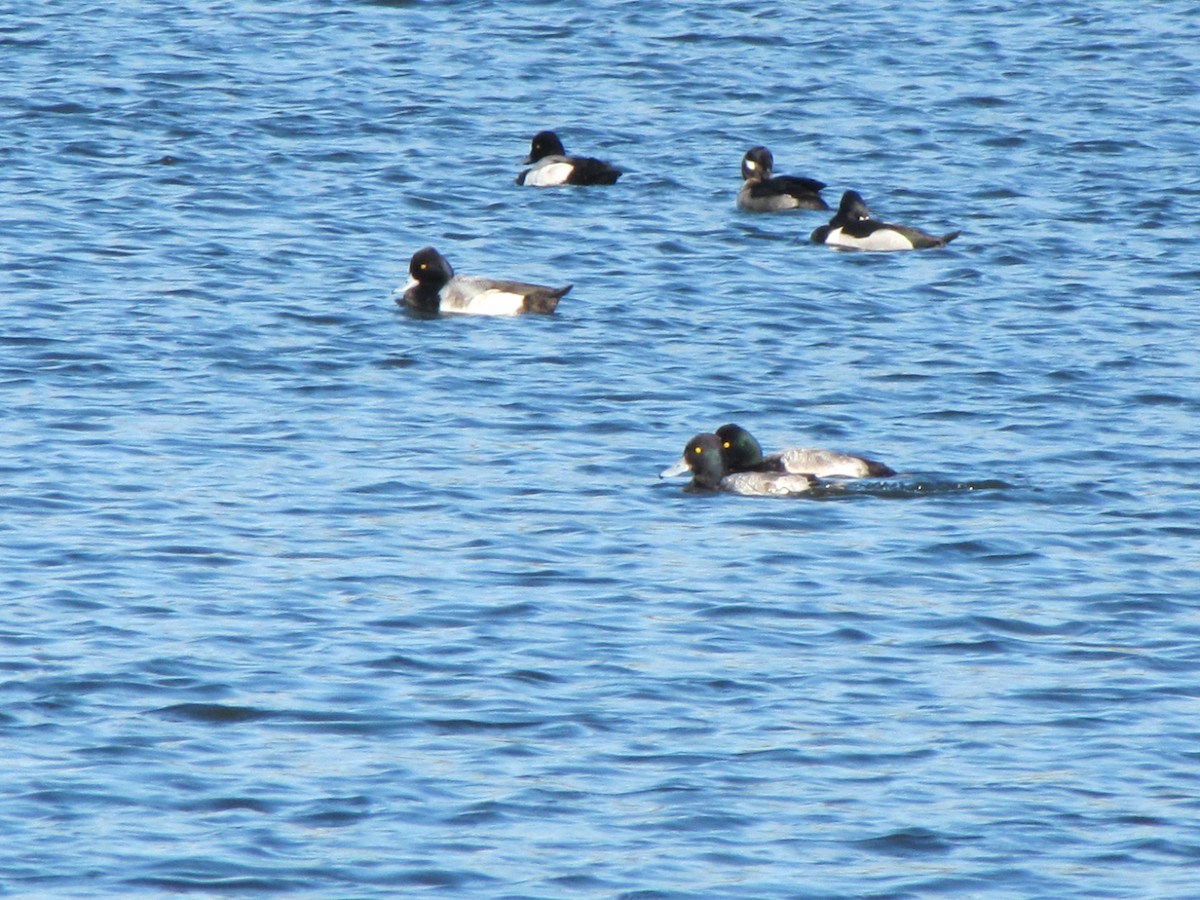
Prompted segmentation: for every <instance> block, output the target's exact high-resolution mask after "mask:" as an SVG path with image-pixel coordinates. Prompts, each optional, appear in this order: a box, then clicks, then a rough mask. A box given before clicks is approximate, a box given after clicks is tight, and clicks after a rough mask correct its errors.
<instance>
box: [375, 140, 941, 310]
mask: <svg viewBox="0 0 1200 900" xmlns="http://www.w3.org/2000/svg"><path fill="white" fill-rule="evenodd" d="M525 163H526V164H527V165H531V168H529V169H525V170H524V171H522V172H521V173H520V174H519V175H518V176H517V184H519V185H526V186H531V187H549V186H553V185H563V184H567V185H610V184H615V183H616V182H617V179H618V178H620V177H621V175H622V172H621V170H620V169H618V168H616V167H615V166H613V165H611V164H609V163H607V162H604V161H603V160H599V159H594V158H592V157H590V156H569V155H567V152H566V150H565V149H564V147H563V144H562V141H561V140H559V137H558V135H557V134H555V133H554V132H553V131H542V132H539V133H538V134H536V135H534V137H533V141H532V142H531V143H530V148H529V156H528V158H527V159H526V160H525ZM774 167H775V159H774V157H773V156H772V155H771V151H770V150H768V149H767V148H766V147H751V148H750V149H749V150H747V151H746V154H745V156H744V157H743V158H742V179H743V183H742V189H741V191H739V193H738V199H737V205H738V208H739V209H742V210H749V211H755V212H779V211H782V210H789V209H817V210H822V209H828V208H829V207H828V206H827V205H826V203H825V201H824V200H823V199H822V198H821V194H820V192H821V190H822V189H823V188H824V187H825V184H824V183H823V182H820V181H817V180H815V179H812V178H800V177H797V176H793V175H776V174H775V173H774ZM958 234H959V232H957V231H955V232H951V233H950V234H945V235H942V236H941V237H936V236H934V235H931V234H927V233H926V232H924V231H921V230H920V229H919V228H913V227H911V226H908V225H895V224H891V223H887V222H881V221H879V220H878V219H875V218H874V217H873V216H872V215H871V211H870V210H869V209H868V208H867V205H866V203H865V202H864V201H863V198H862V196H861V195H859V194H858V193H857V192H856V191H846V192H845V193H844V194H843V195H842V200H841V204H840V205H839V206H838V211H837V213H836V214H835V215H834V217H833V218H832V219H830V221H829V224H828V225H822V226H821V227H820V228H818V229H816V230H815V231H814V232H813V233H812V240H813V241H814V242H816V243H820V244H826V245H828V246H830V247H835V248H837V249H842V250H868V251H886V250H920V249H927V248H931V247H944V246H946V244H948V243H949V242H950V241H952V240H954V238H956V237H957V236H958ZM408 274H409V281H408V283H407V284H405V285H404V286H403V287H402V288H397V289H396V290H395V291H394V292H393V296H394V297H395V300H396V303H397V304H399V305H401V306H408V307H409V308H411V309H413V310H414V311H416V312H418V313H421V314H424V315H438V314H439V313H458V314H468V315H484V316H513V315H521V314H523V313H552V312H554V311H555V309H557V308H558V301H559V300H561V299H562V298H563V296H564V295H565V294H566V293H567V292H568V291H569V290H571V287H572V286H571V285H569V284H568V285H566V286H564V287H561V288H551V287H545V286H543V285H537V284H527V283H525V282H520V281H508V280H499V279H493V278H483V277H479V276H456V275H455V274H454V269H453V268H452V267H451V266H450V263H449V262H448V261H447V260H446V258H445V257H444V256H442V255H441V254H440V253H438V252H437V250H435V249H434V248H432V247H424V248H422V249H420V250H418V251H417V252H416V253H415V254H413V257H412V259H411V260H410V261H409V266H408Z"/></svg>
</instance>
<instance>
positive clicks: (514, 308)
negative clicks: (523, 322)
mask: <svg viewBox="0 0 1200 900" xmlns="http://www.w3.org/2000/svg"><path fill="white" fill-rule="evenodd" d="M408 274H409V276H410V278H409V281H408V284H406V285H404V287H403V288H396V290H395V292H394V293H393V296H394V297H395V298H396V303H397V304H398V305H400V306H408V307H410V308H412V309H414V310H416V311H417V312H421V313H427V314H430V315H433V314H436V313H458V314H461V315H474V316H515V315H520V314H521V313H552V312H554V309H555V307H557V306H558V301H559V300H560V299H561V298H562V296H563V295H564V294H566V293H567V291H569V290H571V285H569V284H568V285H566V286H565V287H561V288H550V287H543V286H541V285H538V284H523V283H521V282H519V281H497V280H495V279H492V278H480V277H478V276H470V275H468V276H463V275H455V274H454V270H453V269H452V268H450V263H449V262H447V260H446V257H444V256H442V254H440V253H438V252H437V251H436V250H434V249H433V248H432V247H424V248H422V249H420V250H418V251H417V252H416V253H414V254H413V257H412V260H411V261H410V262H409V264H408Z"/></svg>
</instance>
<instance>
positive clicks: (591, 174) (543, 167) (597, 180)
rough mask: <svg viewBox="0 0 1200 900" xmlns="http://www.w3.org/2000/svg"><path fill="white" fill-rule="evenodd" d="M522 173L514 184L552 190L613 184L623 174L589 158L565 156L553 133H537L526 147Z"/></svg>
mask: <svg viewBox="0 0 1200 900" xmlns="http://www.w3.org/2000/svg"><path fill="white" fill-rule="evenodd" d="M525 165H532V166H533V168H530V169H525V170H524V171H523V172H521V174H520V175H518V176H517V184H522V185H526V186H527V187H552V186H555V185H560V184H616V183H617V179H618V178H620V177H621V175H622V174H623V173H622V172H621V170H620V169H618V168H617V167H616V166H613V165H610V164H609V163H606V162H604V161H603V160H599V159H592V158H591V157H590V156H567V151H566V150H564V149H563V144H562V141H560V140H559V139H558V135H557V134H555V133H554V132H553V131H539V132H538V133H537V134H535V135H534V136H533V140H532V141H531V142H530V145H529V158H528V159H526V160H525Z"/></svg>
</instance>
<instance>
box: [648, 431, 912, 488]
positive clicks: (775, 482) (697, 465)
mask: <svg viewBox="0 0 1200 900" xmlns="http://www.w3.org/2000/svg"><path fill="white" fill-rule="evenodd" d="M689 471H690V472H691V473H692V483H691V489H692V490H699V491H727V492H729V493H732V494H742V495H746V496H776V497H778V496H790V495H794V494H803V493H805V492H807V491H810V490H812V489H813V488H815V487H820V486H821V485H822V484H823V482H822V479H825V478H835V479H845V478H889V477H891V476H893V475H895V474H896V472H895V470H894V469H892V468H891V466H888V465H885V464H884V463H881V462H877V461H875V460H873V459H866V458H865V457H861V456H851V455H850V454H848V453H839V452H838V451H836V450H816V449H811V448H807V447H791V448H789V449H787V450H781V451H779V452H778V453H772V454H771V455H770V456H766V457H764V456H763V452H762V447H761V445H760V444H759V443H758V441H757V440H755V438H754V436H753V435H751V434H750V432H748V431H746V429H745V428H742V427H741V426H740V425H733V424H729V425H722V426H721V427H720V428H718V429H717V430H716V432H715V433H712V434H698V435H696V436H695V437H694V438H692V439H691V440H690V441H688V443H687V446H686V447H684V450H683V458H682V459H680V460H679V462H677V463H676V464H675V465H673V466H671V467H669V468H666V469H663V471H662V472H661V473H660V474H659V477H660V478H670V477H672V476H674V475H683V474H684V473H686V472H689Z"/></svg>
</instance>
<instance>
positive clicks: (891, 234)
mask: <svg viewBox="0 0 1200 900" xmlns="http://www.w3.org/2000/svg"><path fill="white" fill-rule="evenodd" d="M959 234H961V232H958V231H951V232H950V233H949V234H943V235H942V236H941V237H938V236H936V235H932V234H928V233H927V232H924V231H922V230H921V229H920V228H913V227H912V226H911V225H893V224H891V223H888V222H881V221H879V220H878V219H876V218H874V217H873V216H872V215H871V210H869V209H868V208H867V204H866V202H865V201H864V200H863V198H862V195H861V194H859V193H858V192H857V191H846V193H844V194H842V201H841V203H840V204H838V211H837V213H835V214H834V216H833V218H832V219H830V220H829V224H828V225H822V226H821V227H820V228H818V229H816V230H815V231H814V232H813V233H812V239H813V241H814V242H815V243H818V244H826V245H828V246H830V247H834V248H836V249H838V250H868V251H886V250H927V249H930V248H933V247H945V246H946V245H947V244H948V243H950V242H951V241H952V240H954V239H955V238H956V237H958V236H959Z"/></svg>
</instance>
